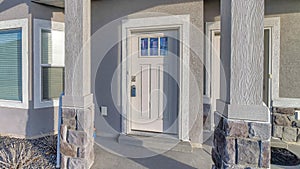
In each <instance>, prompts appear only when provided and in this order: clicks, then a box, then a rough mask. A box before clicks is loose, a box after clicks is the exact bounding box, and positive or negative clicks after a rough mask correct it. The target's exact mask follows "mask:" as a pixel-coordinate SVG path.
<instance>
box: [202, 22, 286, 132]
mask: <svg viewBox="0 0 300 169" xmlns="http://www.w3.org/2000/svg"><path fill="white" fill-rule="evenodd" d="M266 29H268V30H269V31H270V37H269V38H270V39H269V40H270V48H271V49H270V54H269V70H268V71H269V77H270V78H269V84H268V92H269V93H268V100H269V102H270V103H271V104H270V107H272V106H274V101H276V100H278V93H279V92H278V89H277V88H278V86H279V58H280V18H279V17H271V18H265V19H264V30H266ZM220 31H221V22H220V21H216V22H207V23H206V32H205V34H206V41H205V44H206V47H205V58H206V62H205V64H206V68H207V71H206V72H207V75H206V77H208V78H207V79H205V80H206V81H205V83H206V85H207V86H208V87H207V88H208V89H207V91H206V92H208V97H209V99H210V103H211V105H212V104H216V98H214V97H213V96H215V94H214V93H213V92H214V91H215V90H214V89H213V85H212V83H211V81H212V79H213V78H214V77H216V76H218V77H220V75H218V73H217V72H215V71H214V70H215V69H214V68H213V65H215V64H214V63H213V59H212V57H213V55H214V51H213V48H212V44H213V42H214V37H215V33H219V32H220ZM214 87H220V85H216V86H214ZM276 104H278V103H277V102H276ZM212 111H214V110H212V109H211V112H210V119H211V121H210V122H211V125H210V126H211V130H213V129H214V125H215V124H214V117H213V116H212V115H213V113H214V112H212Z"/></svg>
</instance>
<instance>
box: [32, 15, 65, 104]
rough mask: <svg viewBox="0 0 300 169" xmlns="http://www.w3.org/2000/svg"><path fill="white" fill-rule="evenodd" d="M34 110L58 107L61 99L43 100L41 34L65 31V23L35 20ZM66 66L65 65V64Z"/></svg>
mask: <svg viewBox="0 0 300 169" xmlns="http://www.w3.org/2000/svg"><path fill="white" fill-rule="evenodd" d="M33 22H34V27H33V29H34V34H33V36H34V46H33V49H34V72H35V73H34V98H33V100H34V108H45V107H56V106H58V104H59V99H52V100H42V69H41V67H42V65H43V64H42V63H41V32H42V30H50V31H63V32H64V30H65V26H64V23H63V22H54V21H49V20H42V19H34V21H33ZM63 65H64V66H65V64H63ZM53 66H54V67H55V65H53Z"/></svg>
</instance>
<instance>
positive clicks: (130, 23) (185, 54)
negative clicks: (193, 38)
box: [121, 15, 190, 141]
mask: <svg viewBox="0 0 300 169" xmlns="http://www.w3.org/2000/svg"><path fill="white" fill-rule="evenodd" d="M189 23H190V16H189V15H173V16H161V17H148V18H138V19H126V20H123V22H122V73H121V81H122V82H121V83H122V84H121V85H122V87H121V89H122V90H121V94H122V97H121V99H122V103H121V108H122V133H123V134H128V133H130V131H131V125H130V121H131V117H130V112H131V111H130V106H129V100H130V95H129V93H130V81H129V79H130V78H129V76H130V74H131V62H130V61H128V60H127V55H128V53H129V51H128V48H127V47H128V46H129V45H130V44H129V42H128V41H127V40H128V39H129V38H130V37H131V36H132V33H133V32H134V31H147V30H170V29H171V30H174V29H177V30H178V32H179V39H178V40H179V41H180V52H179V57H180V64H179V65H180V66H179V72H180V73H179V74H180V75H179V83H180V84H179V86H180V87H179V103H178V104H179V112H178V130H179V131H178V138H179V139H180V140H182V141H189V60H190V48H189V29H190V28H189Z"/></svg>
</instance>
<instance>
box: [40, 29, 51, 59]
mask: <svg viewBox="0 0 300 169" xmlns="http://www.w3.org/2000/svg"><path fill="white" fill-rule="evenodd" d="M41 38H42V39H41V40H42V44H41V55H42V56H41V58H42V64H51V63H52V36H51V31H50V30H42V37H41Z"/></svg>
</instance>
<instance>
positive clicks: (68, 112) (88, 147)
mask: <svg viewBox="0 0 300 169" xmlns="http://www.w3.org/2000/svg"><path fill="white" fill-rule="evenodd" d="M93 124H94V107H93V106H90V107H88V108H85V109H82V108H63V109H62V125H61V132H60V141H61V144H60V149H61V169H75V168H76V169H88V168H90V167H91V166H92V164H93V162H94V138H93V132H94V125H93Z"/></svg>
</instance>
